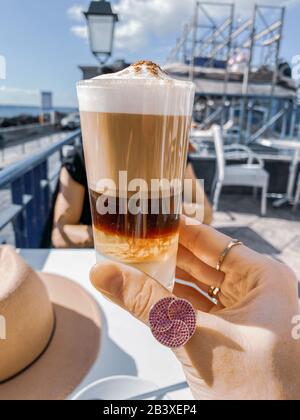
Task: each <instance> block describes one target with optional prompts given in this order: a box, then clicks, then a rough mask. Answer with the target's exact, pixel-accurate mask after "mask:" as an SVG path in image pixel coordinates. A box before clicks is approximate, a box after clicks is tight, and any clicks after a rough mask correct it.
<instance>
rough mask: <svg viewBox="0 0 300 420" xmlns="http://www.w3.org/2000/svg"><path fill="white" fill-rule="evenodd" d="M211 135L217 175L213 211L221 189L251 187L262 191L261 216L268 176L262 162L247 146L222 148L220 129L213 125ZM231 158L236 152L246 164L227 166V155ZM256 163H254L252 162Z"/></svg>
mask: <svg viewBox="0 0 300 420" xmlns="http://www.w3.org/2000/svg"><path fill="white" fill-rule="evenodd" d="M212 130H213V135H214V141H215V149H216V157H217V169H218V170H217V173H216V177H215V181H214V198H213V205H214V211H217V210H218V206H219V199H220V195H221V192H222V188H223V187H225V186H240V187H253V188H254V191H257V189H258V188H261V189H262V201H261V214H262V215H263V216H265V215H266V213H267V193H268V188H269V174H268V172H267V171H265V169H264V161H263V160H262V159H261V158H260V157H259V156H257V155H256V154H254V153H253V152H252V150H250V149H249V148H248V147H247V146H243V145H239V144H234V145H232V146H224V144H223V138H222V133H221V128H220V127H219V126H216V125H214V126H213V128H212ZM229 152H230V154H231V156H232V155H234V154H235V155H236V153H237V152H238V153H239V155H241V156H246V157H247V159H248V162H247V164H244V165H227V164H226V159H228V158H229V157H230V156H228V153H229ZM255 161H256V162H258V163H254V162H255Z"/></svg>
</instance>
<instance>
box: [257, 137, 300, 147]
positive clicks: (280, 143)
mask: <svg viewBox="0 0 300 420" xmlns="http://www.w3.org/2000/svg"><path fill="white" fill-rule="evenodd" d="M257 143H259V144H261V145H263V146H267V147H275V148H277V149H280V150H282V149H285V150H300V140H298V139H282V140H278V139H262V140H259V141H258V142H257Z"/></svg>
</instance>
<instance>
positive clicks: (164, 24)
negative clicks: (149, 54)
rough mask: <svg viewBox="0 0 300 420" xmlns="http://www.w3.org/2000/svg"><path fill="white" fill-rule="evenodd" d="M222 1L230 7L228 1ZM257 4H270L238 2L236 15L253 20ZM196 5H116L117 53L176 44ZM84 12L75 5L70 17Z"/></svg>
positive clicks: (127, 1)
mask: <svg viewBox="0 0 300 420" xmlns="http://www.w3.org/2000/svg"><path fill="white" fill-rule="evenodd" d="M220 1H223V2H225V3H228V0H220ZM294 1H296V0H272V1H269V3H270V4H272V6H281V5H287V4H291V3H293V2H294ZM255 3H258V4H259V3H261V4H265V3H268V2H266V0H236V6H237V7H236V14H237V15H250V16H251V11H252V10H253V5H254V4H255ZM194 5H195V0H184V1H183V0H119V2H118V3H117V4H114V5H113V7H114V10H115V11H116V12H117V13H118V14H119V18H120V22H119V23H118V25H117V28H116V40H115V45H116V48H117V50H123V52H124V50H127V51H130V52H142V50H143V49H144V48H145V46H147V47H149V46H150V47H151V41H152V42H153V40H158V41H160V39H166V38H170V39H174V44H175V40H176V38H177V36H178V35H179V34H180V31H181V28H182V25H183V23H185V22H186V21H187V20H189V19H191V17H192V14H193V10H194ZM83 9H84V7H83V6H81V5H78V4H77V5H74V6H73V7H71V8H70V9H69V10H68V15H69V17H71V18H72V19H74V20H75V19H76V20H77V21H79V20H80V19H81V18H82V11H83ZM212 13H214V14H215V15H216V16H220V13H221V9H220V7H216V8H215V9H212ZM71 30H72V32H73V33H74V34H75V35H77V36H78V37H80V38H86V37H87V29H86V26H85V25H84V24H82V25H77V26H73V27H72V28H71ZM158 43H159V42H158ZM171 47H172V45H171ZM154 48H155V46H153V49H154Z"/></svg>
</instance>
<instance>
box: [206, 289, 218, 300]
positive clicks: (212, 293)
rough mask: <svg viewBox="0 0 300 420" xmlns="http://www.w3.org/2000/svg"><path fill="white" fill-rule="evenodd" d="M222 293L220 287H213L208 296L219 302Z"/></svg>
mask: <svg viewBox="0 0 300 420" xmlns="http://www.w3.org/2000/svg"><path fill="white" fill-rule="evenodd" d="M220 293H221V289H220V288H219V287H214V286H212V287H210V289H209V291H208V296H209V297H210V298H212V299H214V300H218V299H219V294H220Z"/></svg>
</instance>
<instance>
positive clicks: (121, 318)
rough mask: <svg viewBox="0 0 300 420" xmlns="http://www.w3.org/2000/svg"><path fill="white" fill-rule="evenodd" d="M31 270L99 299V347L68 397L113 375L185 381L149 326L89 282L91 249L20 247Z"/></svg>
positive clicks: (180, 394) (183, 394)
mask: <svg viewBox="0 0 300 420" xmlns="http://www.w3.org/2000/svg"><path fill="white" fill-rule="evenodd" d="M20 253H21V255H22V256H23V258H24V259H25V260H26V261H27V262H28V263H29V264H30V265H31V267H33V268H34V269H35V270H38V271H42V272H48V273H54V274H58V275H61V276H65V277H68V278H70V279H71V280H73V281H74V282H76V283H78V284H80V285H81V286H82V287H84V288H85V289H86V290H88V292H89V293H91V294H92V295H93V296H94V298H95V299H96V300H97V302H98V303H99V305H100V307H101V309H102V313H103V325H102V338H101V348H100V352H99V355H98V359H97V360H96V362H95V364H94V366H93V368H92V369H91V371H90V373H89V374H88V375H87V376H86V378H85V379H84V380H83V382H82V383H81V384H80V385H79V386H78V388H77V389H76V390H75V391H74V393H73V394H72V395H70V398H72V397H73V396H74V395H75V394H77V393H78V392H79V391H80V390H81V389H82V388H84V387H85V386H87V385H89V384H90V383H92V382H94V381H96V380H99V379H102V378H106V377H110V376H116V375H131V376H138V377H140V378H142V379H145V380H148V381H151V382H153V383H154V384H156V385H157V386H158V387H159V388H162V387H166V386H170V385H174V384H177V383H179V382H183V381H185V377H184V374H183V371H182V369H181V365H180V363H179V362H178V361H177V359H176V358H175V356H174V355H173V353H172V351H171V350H169V349H167V348H164V347H162V346H161V345H160V344H158V343H157V342H156V341H155V340H154V338H153V337H152V335H151V332H150V331H149V329H148V328H147V327H146V326H144V325H143V324H142V323H139V322H138V321H137V320H135V319H134V318H133V317H131V316H130V315H129V314H128V313H126V312H125V311H123V310H121V309H120V308H118V307H117V306H115V305H113V304H112V303H110V302H109V301H107V300H106V299H104V298H103V297H102V296H101V295H100V293H97V292H96V291H95V290H94V288H93V287H92V286H91V285H90V282H89V271H90V268H91V267H92V266H93V265H94V264H95V253H94V251H93V250H21V251H20ZM169 395H170V396H171V398H172V399H174V400H192V399H193V398H192V394H191V392H190V391H189V389H186V390H182V391H177V392H174V393H171V394H169Z"/></svg>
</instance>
